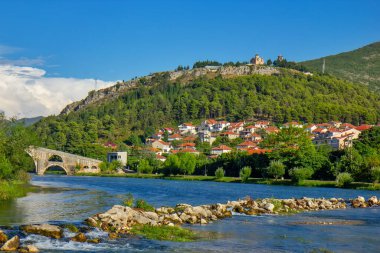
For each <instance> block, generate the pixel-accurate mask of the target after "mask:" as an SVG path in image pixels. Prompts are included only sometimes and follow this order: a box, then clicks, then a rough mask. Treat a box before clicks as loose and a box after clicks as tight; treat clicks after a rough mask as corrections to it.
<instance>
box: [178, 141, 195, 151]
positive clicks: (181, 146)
mask: <svg viewBox="0 0 380 253" xmlns="http://www.w3.org/2000/svg"><path fill="white" fill-rule="evenodd" d="M176 149H179V150H181V149H193V150H195V149H196V148H195V143H192V142H186V143H181V144H179V145H178V146H177V148H176Z"/></svg>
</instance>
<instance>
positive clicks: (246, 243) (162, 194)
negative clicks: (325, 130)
mask: <svg viewBox="0 0 380 253" xmlns="http://www.w3.org/2000/svg"><path fill="white" fill-rule="evenodd" d="M32 184H34V185H37V186H42V187H43V189H45V190H42V191H40V192H38V193H30V194H29V195H28V196H26V197H23V198H19V199H16V200H13V201H10V202H6V203H2V204H1V206H0V225H3V226H4V225H9V226H16V225H20V224H29V223H44V222H49V223H52V224H54V223H57V224H61V223H77V224H80V222H81V221H83V220H84V219H85V218H87V217H89V216H91V215H93V214H95V213H98V212H103V211H106V210H108V209H109V208H110V207H111V206H112V205H114V204H120V203H121V202H122V200H123V198H124V197H125V196H126V194H127V193H132V194H133V196H134V197H135V198H142V199H145V200H147V201H148V202H149V203H151V204H153V205H155V206H156V207H159V206H164V205H167V206H173V205H175V204H177V203H188V204H192V205H200V204H210V203H217V202H220V203H225V202H227V201H228V200H236V199H238V198H244V197H245V196H251V197H252V198H268V197H275V198H291V197H303V196H307V197H325V198H330V197H341V198H345V199H349V198H354V197H357V196H358V195H361V196H364V197H366V198H368V197H370V196H372V195H376V194H377V193H378V192H372V191H361V190H350V189H332V188H311V187H310V188H308V187H291V186H268V185H256V184H234V183H217V182H200V181H172V180H159V179H135V178H104V177H73V176H54V175H48V176H33V178H32ZM52 187H54V188H55V189H52ZM378 195H379V194H378ZM313 221H352V223H349V224H346V225H301V224H299V223H302V222H313ZM190 228H192V229H195V230H202V231H211V232H215V233H217V235H218V236H217V237H216V238H213V239H211V240H203V241H196V242H191V243H177V242H162V241H154V240H147V239H143V238H140V237H136V236H130V237H127V238H122V239H119V240H106V239H105V238H107V235H106V234H105V233H102V232H100V231H90V232H88V233H87V235H88V236H89V237H91V236H93V237H100V238H104V241H103V242H102V243H100V244H88V243H75V242H70V241H69V240H59V241H57V240H51V239H48V238H45V237H43V236H36V235H29V236H27V237H26V238H23V239H22V241H23V242H25V243H33V244H35V245H36V246H37V247H38V248H40V249H41V251H42V252H72V251H81V252H380V248H379V246H378V245H379V243H378V238H379V235H380V208H378V207H376V208H366V209H346V210H333V211H331V210H329V211H320V212H307V213H301V214H297V215H292V216H272V215H264V216H245V215H234V216H233V217H232V218H228V219H225V220H220V221H216V222H214V223H212V224H208V225H203V226H201V225H192V226H190ZM8 229H9V230H8V232H10V233H12V228H11V227H9V228H8ZM65 233H66V236H67V237H69V236H72V235H70V233H69V232H68V231H66V232H65Z"/></svg>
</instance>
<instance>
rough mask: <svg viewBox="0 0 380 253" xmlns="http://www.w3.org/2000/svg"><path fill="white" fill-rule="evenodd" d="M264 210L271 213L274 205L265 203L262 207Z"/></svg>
mask: <svg viewBox="0 0 380 253" xmlns="http://www.w3.org/2000/svg"><path fill="white" fill-rule="evenodd" d="M264 209H265V210H267V211H269V212H273V209H274V205H273V204H272V203H266V204H265V206H264Z"/></svg>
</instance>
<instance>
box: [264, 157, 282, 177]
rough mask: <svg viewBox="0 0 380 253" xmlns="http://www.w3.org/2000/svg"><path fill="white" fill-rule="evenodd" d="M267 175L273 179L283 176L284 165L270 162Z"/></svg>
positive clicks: (275, 161) (279, 162) (276, 161)
mask: <svg viewBox="0 0 380 253" xmlns="http://www.w3.org/2000/svg"><path fill="white" fill-rule="evenodd" d="M267 174H268V176H270V177H274V178H275V179H277V178H279V177H282V176H283V175H285V165H284V164H283V163H282V162H281V161H278V160H274V161H271V162H270V164H269V167H268V168H267Z"/></svg>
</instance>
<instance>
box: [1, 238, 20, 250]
mask: <svg viewBox="0 0 380 253" xmlns="http://www.w3.org/2000/svg"><path fill="white" fill-rule="evenodd" d="M19 246H20V238H19V237H18V236H17V235H15V236H13V237H12V238H11V239H9V240H8V241H6V242H5V243H4V245H3V246H2V247H1V248H0V250H1V251H16V250H17V249H18V247H19Z"/></svg>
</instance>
